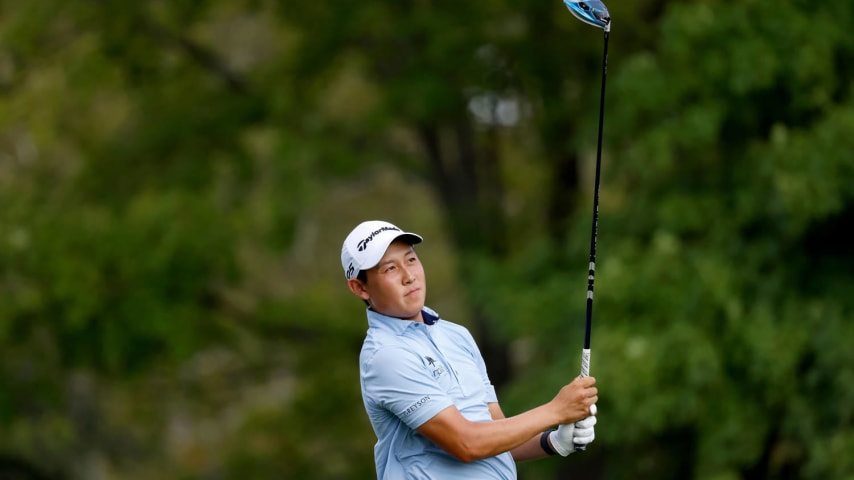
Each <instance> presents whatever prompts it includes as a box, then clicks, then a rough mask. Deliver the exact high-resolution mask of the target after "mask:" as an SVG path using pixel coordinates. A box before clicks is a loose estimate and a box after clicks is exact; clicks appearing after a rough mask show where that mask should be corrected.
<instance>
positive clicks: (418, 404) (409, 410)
mask: <svg viewBox="0 0 854 480" xmlns="http://www.w3.org/2000/svg"><path fill="white" fill-rule="evenodd" d="M429 401H430V395H424V396H423V397H421V398H420V399H419V400H418V401H417V402H415V403H413V404H412V405H410V406H409V408H407V409H406V410H404V411H403V413H401V414H400V416H401V417H408V416H410V415H412V413H413V412H415V411H416V410H418V409H419V408H421V406H422V405H424V404H425V403H427V402H429Z"/></svg>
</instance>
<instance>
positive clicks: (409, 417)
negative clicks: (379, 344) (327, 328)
mask: <svg viewBox="0 0 854 480" xmlns="http://www.w3.org/2000/svg"><path fill="white" fill-rule="evenodd" d="M362 368H363V381H364V389H365V395H366V397H367V399H368V400H369V401H370V402H372V403H374V404H375V405H376V406H378V407H380V408H383V409H385V410H387V411H389V412H391V413H392V414H393V415H395V416H396V417H398V418H399V419H400V420H401V421H402V422H403V423H405V424H406V425H407V426H408V427H409V428H411V429H413V430H414V429H417V428H418V427H420V426H421V425H423V424H424V423H425V422H427V421H428V420H430V419H431V418H433V417H434V416H435V415H436V414H438V413H439V412H441V411H442V410H444V409H446V408H448V407H449V406H452V405H453V404H454V402H453V400H452V398H451V397H450V396H449V395H448V394H447V393H446V389H444V388H442V385H441V382H442V381H443V380H449V378H448V377H449V374H448V372H443V371H441V370H439V369H436V368H434V367H433V366H430V365H427V364H426V363H425V361H424V360H423V359H422V358H421V357H419V356H418V355H416V354H414V353H412V352H410V351H408V350H406V349H404V348H400V347H386V348H381V349H379V350H377V351H376V352H375V354H374V355H373V356H372V357H371V358H370V359H368V360H367V361H366V362H365V363H364V364H363V366H362Z"/></svg>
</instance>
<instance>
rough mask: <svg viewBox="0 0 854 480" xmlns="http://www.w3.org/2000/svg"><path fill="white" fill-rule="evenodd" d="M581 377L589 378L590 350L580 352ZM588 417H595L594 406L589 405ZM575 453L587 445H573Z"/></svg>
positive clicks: (584, 448) (585, 448)
mask: <svg viewBox="0 0 854 480" xmlns="http://www.w3.org/2000/svg"><path fill="white" fill-rule="evenodd" d="M581 376H582V377H589V376H590V349H589V348H585V349H582V350H581ZM590 415H596V405H595V404H594V405H590ZM575 450H576V451H584V450H587V445H582V444H580V443H576V444H575Z"/></svg>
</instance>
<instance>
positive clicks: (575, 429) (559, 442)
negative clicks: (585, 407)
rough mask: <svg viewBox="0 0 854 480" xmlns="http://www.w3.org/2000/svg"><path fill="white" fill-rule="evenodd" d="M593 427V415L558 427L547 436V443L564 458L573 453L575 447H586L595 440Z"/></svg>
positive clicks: (594, 421) (594, 420) (594, 419)
mask: <svg viewBox="0 0 854 480" xmlns="http://www.w3.org/2000/svg"><path fill="white" fill-rule="evenodd" d="M595 425H596V417H594V416H593V415H591V416H589V417H587V418H585V419H584V420H581V421H578V422H575V423H567V424H563V425H559V426H558V427H557V430H555V431H553V432H552V433H550V434H549V442H550V443H551V444H552V448H553V449H554V451H556V452H557V453H559V454H560V455H561V456H563V457H565V456H567V455H569V454H570V453H572V452H574V451H575V446H576V445H588V444H589V443H590V442H592V441H593V439H595V438H596V433H595V431H594V429H593V427H594V426H595Z"/></svg>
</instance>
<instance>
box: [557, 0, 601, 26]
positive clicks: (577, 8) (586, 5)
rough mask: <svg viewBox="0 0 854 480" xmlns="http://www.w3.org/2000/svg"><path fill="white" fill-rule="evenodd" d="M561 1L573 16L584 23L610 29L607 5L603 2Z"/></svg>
mask: <svg viewBox="0 0 854 480" xmlns="http://www.w3.org/2000/svg"><path fill="white" fill-rule="evenodd" d="M563 3H564V4H566V8H568V9H569V11H570V12H572V14H573V15H575V18H577V19H579V20H581V21H582V22H584V23H587V24H590V25H593V26H594V27H599V28H604V29H605V30H610V28H611V14H610V13H608V7H606V6H605V4H604V3H602V2H599V1H596V0H594V1H592V2H572V1H570V0H563Z"/></svg>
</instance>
